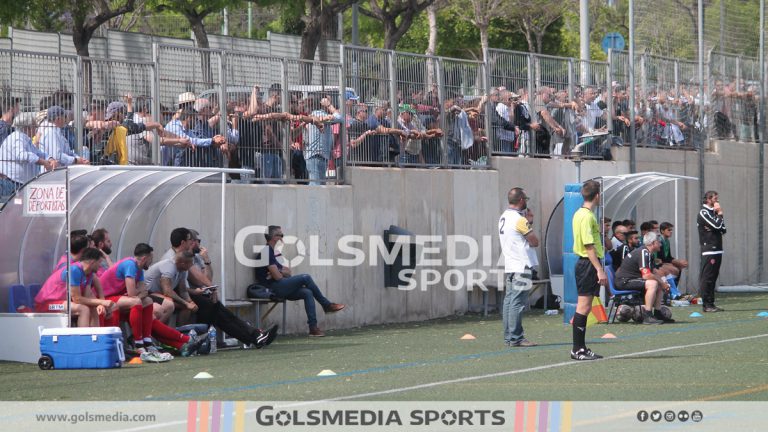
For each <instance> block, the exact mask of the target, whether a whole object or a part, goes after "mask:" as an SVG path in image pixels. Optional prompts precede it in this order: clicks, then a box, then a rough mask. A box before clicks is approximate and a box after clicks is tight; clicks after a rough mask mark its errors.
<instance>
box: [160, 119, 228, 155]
mask: <svg viewBox="0 0 768 432" xmlns="http://www.w3.org/2000/svg"><path fill="white" fill-rule="evenodd" d="M195 114H196V113H195V111H194V110H192V109H190V108H184V109H182V110H180V111H179V113H178V116H177V117H174V118H173V119H172V120H171V121H170V122H168V124H167V125H165V130H166V132H170V133H172V134H174V135H177V136H179V137H181V138H187V139H189V143H190V145H191V147H192V148H191V151H193V152H194V151H195V149H196V148H197V147H210V146H212V145H213V146H221V145H222V144H224V143H225V142H226V138H224V137H223V136H221V135H216V136H214V137H213V138H200V137H198V136H197V134H196V133H195V131H194V130H192V129H191V125H192V122H193V121H194V118H195ZM189 162H190V157H189V154H188V153H187V151H185V149H184V148H181V147H177V148H174V149H170V148H168V147H166V148H165V149H164V150H163V165H173V166H189Z"/></svg>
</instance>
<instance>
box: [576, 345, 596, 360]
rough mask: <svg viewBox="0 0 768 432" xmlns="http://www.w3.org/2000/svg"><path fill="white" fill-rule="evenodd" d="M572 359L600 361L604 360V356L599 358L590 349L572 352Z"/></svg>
mask: <svg viewBox="0 0 768 432" xmlns="http://www.w3.org/2000/svg"><path fill="white" fill-rule="evenodd" d="M571 358H572V359H574V360H579V361H581V360H599V359H601V358H603V357H602V356H599V355H597V354H595V353H593V352H592V350H590V349H589V348H581V349H580V350H578V351H576V352H573V351H571Z"/></svg>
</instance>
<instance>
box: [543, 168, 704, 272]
mask: <svg viewBox="0 0 768 432" xmlns="http://www.w3.org/2000/svg"><path fill="white" fill-rule="evenodd" d="M594 180H598V181H600V182H602V184H603V202H602V204H603V205H602V211H603V214H604V215H605V216H608V217H609V218H611V219H613V220H615V219H619V218H620V219H625V218H627V217H628V216H629V215H630V213H631V212H632V209H634V208H635V207H636V206H637V203H638V202H640V200H641V199H643V198H644V197H645V196H646V195H648V194H649V193H650V192H651V191H652V190H653V189H655V188H657V187H659V186H662V185H665V184H669V183H674V182H677V181H678V180H696V181H697V180H699V179H698V177H689V176H680V175H674V174H665V173H658V172H645V173H637V174H626V175H620V176H605V177H595V178H594ZM678 187H679V186H678ZM675 194H677V191H675ZM675 209H677V207H675ZM675 212H677V210H675ZM677 222H678V221H677V213H675V225H677ZM544 238H545V241H544V248H545V251H544V253H545V255H546V257H547V264H548V266H549V273H550V275H551V274H563V259H562V257H563V200H562V199H561V200H560V201H559V202H558V203H557V205H556V206H555V208H554V210H552V213H551V214H550V217H549V222H548V223H547V231H546V234H545V236H544Z"/></svg>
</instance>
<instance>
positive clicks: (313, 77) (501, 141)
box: [0, 44, 759, 184]
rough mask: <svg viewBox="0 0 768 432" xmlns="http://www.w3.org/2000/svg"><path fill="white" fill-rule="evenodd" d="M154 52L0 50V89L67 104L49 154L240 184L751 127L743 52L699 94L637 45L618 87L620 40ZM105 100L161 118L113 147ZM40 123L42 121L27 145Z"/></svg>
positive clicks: (694, 144)
mask: <svg viewBox="0 0 768 432" xmlns="http://www.w3.org/2000/svg"><path fill="white" fill-rule="evenodd" d="M153 48H154V49H153V61H152V62H128V61H120V60H104V59H96V58H78V57H76V56H67V55H50V54H39V53H30V52H22V51H13V50H0V88H2V90H3V98H4V99H3V100H7V101H15V100H16V99H14V98H17V99H18V100H19V105H20V110H21V111H22V112H35V113H37V112H38V111H43V110H44V109H47V108H48V107H50V106H52V105H57V106H62V107H63V108H64V110H65V111H72V112H74V113H75V115H72V116H71V117H70V118H69V123H68V124H65V125H64V126H63V127H61V128H60V133H61V135H62V136H63V137H64V139H65V140H66V143H67V144H68V146H64V147H66V148H62V149H61V150H58V149H57V150H56V151H57V152H58V153H57V155H58V154H60V153H66V154H67V155H69V158H70V159H68V162H69V163H71V162H72V160H75V161H77V158H79V157H82V156H86V157H87V158H88V159H89V161H90V163H129V164H149V163H154V164H164V165H181V166H229V167H245V168H251V169H253V170H254V171H256V176H255V177H254V178H243V179H240V180H242V181H258V182H288V181H295V182H311V183H313V184H314V183H324V182H334V183H337V182H341V181H343V167H344V166H347V165H374V166H417V167H418V166H425V167H485V166H487V160H488V156H489V155H491V154H494V155H507V156H517V155H521V156H537V157H568V156H569V155H570V154H571V150H573V149H574V148H575V147H576V145H577V144H578V143H580V142H583V143H585V145H586V148H585V151H584V155H585V156H587V157H600V156H601V151H602V150H604V149H605V148H606V147H607V146H608V145H610V144H611V142H612V140H608V139H606V138H602V141H600V140H599V139H597V136H598V135H600V134H603V132H600V130H602V129H606V130H608V131H610V132H611V133H612V134H613V135H615V136H617V137H619V138H623V139H624V141H627V139H628V136H627V135H628V129H629V124H630V123H631V121H634V122H635V124H636V126H637V128H636V131H637V133H636V138H637V142H638V144H639V145H641V146H652V147H658V148H672V149H694V148H699V147H700V146H702V145H706V143H705V139H706V137H707V136H708V135H709V136H712V137H716V138H719V139H735V140H740V141H753V140H755V139H756V137H757V127H756V123H757V105H758V100H757V87H758V86H759V64H758V63H757V61H756V59H754V58H748V57H739V56H733V55H726V54H720V53H710V56H709V57H710V58H709V59H708V63H707V68H706V70H707V73H706V75H707V76H706V82H705V83H704V85H705V91H706V93H705V96H704V97H701V96H700V89H699V88H700V87H699V82H698V80H697V78H696V77H697V73H696V72H697V64H696V63H695V62H691V61H682V60H677V59H673V58H667V57H660V56H653V55H649V54H643V55H639V56H636V58H635V59H634V60H633V62H634V70H635V76H636V85H635V88H634V89H630V88H627V85H628V81H629V56H628V54H627V53H626V52H611V54H610V56H609V61H608V62H607V63H606V62H595V61H592V62H582V61H579V60H575V59H571V58H562V57H552V56H545V55H537V54H529V53H520V52H512V51H504V50H497V49H491V50H489V51H488V55H487V63H483V62H474V61H468V60H460V59H448V58H441V57H435V56H424V55H418V54H408V53H399V52H395V51H387V50H379V49H368V48H360V47H349V46H343V47H342V49H341V50H342V52H341V62H339V63H336V62H325V63H324V62H307V61H301V60H296V59H286V58H280V57H270V56H260V55H255V54H253V53H246V52H239V51H232V50H215V49H197V48H192V47H187V46H176V45H167V44H155V45H154V47H153ZM630 91H634V92H635V96H636V106H635V114H636V115H635V118H634V119H630V118H629V116H630V114H629V113H630V110H629V106H628V94H629V92H630ZM128 95H130V99H128V98H127V97H128ZM113 101H126V102H128V101H130V102H131V103H132V106H131V107H130V108H131V110H132V111H134V112H135V115H134V119H133V120H134V121H135V122H137V123H140V122H148V124H150V123H152V121H153V119H154V120H157V121H159V122H160V123H162V125H164V126H165V128H164V129H165V130H157V131H156V132H152V133H142V134H133V135H131V136H130V137H129V138H128V139H127V140H126V144H125V145H123V147H122V148H125V150H123V151H116V148H117V150H120V149H121V147H119V146H118V147H115V143H112V144H110V139H112V138H113V136H114V133H113V129H114V128H115V126H116V124H117V121H115V120H114V119H107V118H105V114H106V107H107V106H108V104H109V103H110V102H113ZM7 104H8V103H4V105H7ZM185 108H186V110H185ZM80 113H82V114H80ZM44 114H45V113H41V114H39V115H40V117H41V118H42V117H45V115H44ZM50 128H53V125H52V124H51V123H50V122H43V123H41V124H40V125H39V127H38V128H37V130H36V131H35V134H34V135H35V136H34V137H33V138H34V139H35V142H37V141H44V140H43V135H47V134H46V133H45V131H46V130H48V129H50ZM152 129H153V130H154V128H152ZM412 131H422V132H423V133H425V134H423V135H419V136H417V135H415V134H413V133H412ZM409 133H411V135H408V134H409ZM46 142H47V141H45V142H44V144H45V143H46ZM62 142H63V141H62ZM586 143H589V144H586ZM83 146H85V147H88V149H89V150H88V152H87V153H88V154H84V153H83V152H82V150H83ZM582 147H584V146H582ZM41 148H44V147H41ZM57 158H58V159H62V160H63V159H65V157H64V156H57ZM6 162H7V161H6ZM81 162H82V161H81ZM62 163H63V162H62ZM6 165H7V163H6ZM36 169H39V168H36ZM9 170H10V168H7V167H5V168H4V172H5V171H9ZM4 175H5V174H4Z"/></svg>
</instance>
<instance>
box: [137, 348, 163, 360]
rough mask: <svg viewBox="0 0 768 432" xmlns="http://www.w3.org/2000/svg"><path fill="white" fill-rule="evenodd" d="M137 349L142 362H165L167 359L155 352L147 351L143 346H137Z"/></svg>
mask: <svg viewBox="0 0 768 432" xmlns="http://www.w3.org/2000/svg"><path fill="white" fill-rule="evenodd" d="M137 351H138V352H139V358H140V359H141V361H143V362H150V363H163V362H167V361H168V359H164V358H163V357H161V356H159V355H157V354H155V353H153V352H151V351H147V350H146V349H144V348H139V349H138V350H137Z"/></svg>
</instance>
